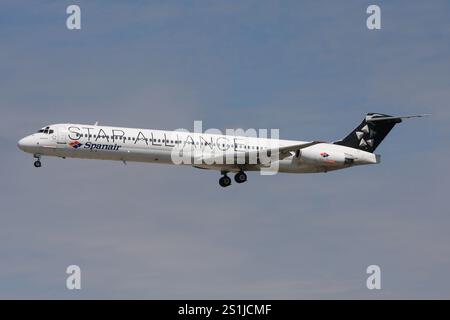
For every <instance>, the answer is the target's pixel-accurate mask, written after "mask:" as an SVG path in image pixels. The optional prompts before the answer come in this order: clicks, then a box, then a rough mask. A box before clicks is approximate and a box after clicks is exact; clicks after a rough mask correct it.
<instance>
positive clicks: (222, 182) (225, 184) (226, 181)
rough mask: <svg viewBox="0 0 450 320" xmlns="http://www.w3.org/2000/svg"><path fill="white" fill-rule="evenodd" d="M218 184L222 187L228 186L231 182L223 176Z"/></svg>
mask: <svg viewBox="0 0 450 320" xmlns="http://www.w3.org/2000/svg"><path fill="white" fill-rule="evenodd" d="M219 184H220V186H221V187H223V188H225V187H228V186H229V185H230V184H231V179H230V178H229V177H227V176H224V177H222V178H220V179H219Z"/></svg>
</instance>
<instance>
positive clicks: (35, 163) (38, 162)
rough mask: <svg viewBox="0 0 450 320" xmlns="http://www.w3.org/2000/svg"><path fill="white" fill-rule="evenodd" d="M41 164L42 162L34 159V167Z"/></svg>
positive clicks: (38, 166)
mask: <svg viewBox="0 0 450 320" xmlns="http://www.w3.org/2000/svg"><path fill="white" fill-rule="evenodd" d="M41 165H42V163H41V162H40V161H39V160H36V161H35V162H34V166H35V167H36V168H40V167H41Z"/></svg>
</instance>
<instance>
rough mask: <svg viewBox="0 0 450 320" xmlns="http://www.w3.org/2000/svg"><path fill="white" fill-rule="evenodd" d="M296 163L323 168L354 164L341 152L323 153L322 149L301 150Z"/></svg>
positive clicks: (296, 156) (296, 157)
mask: <svg viewBox="0 0 450 320" xmlns="http://www.w3.org/2000/svg"><path fill="white" fill-rule="evenodd" d="M294 159H296V161H299V162H302V163H308V164H314V165H321V166H343V165H348V164H352V163H353V159H352V158H351V157H348V156H347V155H346V154H345V153H343V152H339V151H322V150H320V149H314V150H308V149H305V150H301V152H298V153H296V155H295V157H294Z"/></svg>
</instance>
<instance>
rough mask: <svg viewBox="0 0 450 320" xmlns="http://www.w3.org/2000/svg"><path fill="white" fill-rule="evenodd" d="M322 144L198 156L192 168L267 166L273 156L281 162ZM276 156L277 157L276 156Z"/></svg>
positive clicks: (311, 143)
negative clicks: (293, 154)
mask: <svg viewBox="0 0 450 320" xmlns="http://www.w3.org/2000/svg"><path fill="white" fill-rule="evenodd" d="M319 143H324V142H323V141H312V142H307V143H302V144H293V145H289V146H284V147H279V148H271V149H268V150H267V149H266V150H262V151H261V150H252V151H234V152H225V153H222V154H220V155H206V156H203V155H200V156H198V157H196V158H195V161H194V167H197V168H205V167H204V165H208V166H214V167H221V168H224V169H226V168H231V169H240V168H242V167H246V166H252V165H269V164H270V161H271V160H272V159H273V157H274V156H275V159H276V160H277V161H278V160H282V159H284V158H287V157H289V156H291V155H292V152H294V153H296V152H298V151H299V150H301V149H304V148H308V147H311V146H313V145H316V144H319ZM276 155H278V156H276Z"/></svg>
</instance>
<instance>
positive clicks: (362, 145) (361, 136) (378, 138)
mask: <svg viewBox="0 0 450 320" xmlns="http://www.w3.org/2000/svg"><path fill="white" fill-rule="evenodd" d="M424 116H429V114H420V115H413V116H399V117H397V116H389V115H387V114H381V113H368V114H367V115H366V117H365V118H364V120H363V121H362V122H361V124H360V125H359V126H358V127H356V129H355V130H353V131H352V132H351V133H350V134H349V135H348V136H346V137H345V138H344V139H342V140H339V141H336V142H334V144H338V145H341V146H346V147H350V148H355V149H360V150H363V151H367V152H374V151H375V149H376V148H377V147H378V145H379V144H380V143H381V142H382V141H383V139H384V138H385V137H386V136H387V135H388V133H389V132H390V131H391V130H392V128H393V127H394V126H395V125H396V124H397V123H400V122H402V119H406V118H420V117H424Z"/></svg>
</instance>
